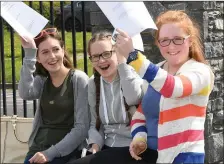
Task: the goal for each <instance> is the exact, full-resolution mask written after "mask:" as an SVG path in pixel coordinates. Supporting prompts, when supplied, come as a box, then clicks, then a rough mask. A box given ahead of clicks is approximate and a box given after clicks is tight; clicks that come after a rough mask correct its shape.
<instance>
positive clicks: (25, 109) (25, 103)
mask: <svg viewBox="0 0 224 164" xmlns="http://www.w3.org/2000/svg"><path fill="white" fill-rule="evenodd" d="M21 51H22V65H23V58H24V56H25V54H24V49H23V48H22V47H21ZM23 116H24V117H27V101H26V100H23Z"/></svg>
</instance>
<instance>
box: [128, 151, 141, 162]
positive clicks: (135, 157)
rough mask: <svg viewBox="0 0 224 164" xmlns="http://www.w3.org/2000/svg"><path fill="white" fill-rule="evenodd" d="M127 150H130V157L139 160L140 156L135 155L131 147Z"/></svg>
mask: <svg viewBox="0 0 224 164" xmlns="http://www.w3.org/2000/svg"><path fill="white" fill-rule="evenodd" d="M129 151H130V154H131V156H132V158H134V159H135V160H141V159H142V158H141V157H139V156H138V155H136V153H135V152H134V150H133V149H130V150H129Z"/></svg>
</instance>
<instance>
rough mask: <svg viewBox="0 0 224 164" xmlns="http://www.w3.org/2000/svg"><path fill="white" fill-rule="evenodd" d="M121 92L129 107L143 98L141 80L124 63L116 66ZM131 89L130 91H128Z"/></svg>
mask: <svg viewBox="0 0 224 164" xmlns="http://www.w3.org/2000/svg"><path fill="white" fill-rule="evenodd" d="M118 72H119V75H120V81H121V87H122V92H123V95H124V97H125V100H126V102H127V104H128V105H129V106H131V105H136V104H139V102H140V101H141V99H142V97H143V89H142V84H143V80H142V78H141V77H140V76H139V75H138V74H137V73H136V72H135V70H134V69H133V68H132V67H131V66H130V65H128V64H126V63H121V64H119V65H118ZM130 88H132V89H130Z"/></svg>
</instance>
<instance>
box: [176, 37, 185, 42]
mask: <svg viewBox="0 0 224 164" xmlns="http://www.w3.org/2000/svg"><path fill="white" fill-rule="evenodd" d="M174 40H176V41H181V40H183V38H182V37H175V38H174Z"/></svg>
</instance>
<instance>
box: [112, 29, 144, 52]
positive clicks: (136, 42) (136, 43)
mask: <svg viewBox="0 0 224 164" xmlns="http://www.w3.org/2000/svg"><path fill="white" fill-rule="evenodd" d="M117 34H119V33H118V32H117V31H116V29H114V32H113V34H112V38H111V43H112V44H113V45H115V43H116V37H117ZM131 39H132V43H133V47H134V49H136V50H140V51H142V52H144V45H143V41H142V36H141V34H140V33H139V34H136V35H134V36H133V37H131Z"/></svg>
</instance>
